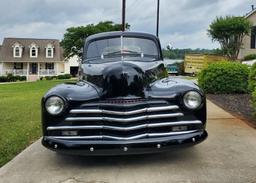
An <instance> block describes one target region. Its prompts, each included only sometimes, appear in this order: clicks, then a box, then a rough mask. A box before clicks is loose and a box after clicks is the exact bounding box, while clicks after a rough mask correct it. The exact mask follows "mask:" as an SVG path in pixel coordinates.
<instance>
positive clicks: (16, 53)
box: [13, 43, 22, 58]
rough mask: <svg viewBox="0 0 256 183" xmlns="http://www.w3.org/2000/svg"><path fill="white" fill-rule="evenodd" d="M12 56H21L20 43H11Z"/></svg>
mask: <svg viewBox="0 0 256 183" xmlns="http://www.w3.org/2000/svg"><path fill="white" fill-rule="evenodd" d="M13 57H14V58H21V57H22V45H20V44H19V43H15V44H14V45H13Z"/></svg>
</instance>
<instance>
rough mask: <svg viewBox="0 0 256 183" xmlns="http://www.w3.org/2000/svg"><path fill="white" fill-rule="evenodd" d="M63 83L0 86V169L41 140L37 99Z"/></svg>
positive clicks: (38, 100)
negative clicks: (30, 145)
mask: <svg viewBox="0 0 256 183" xmlns="http://www.w3.org/2000/svg"><path fill="white" fill-rule="evenodd" d="M63 82H65V81H63V80H62V81H61V80H53V81H37V82H33V83H15V84H0V167H1V166H3V165H4V164H5V163H6V162H8V161H9V160H11V159H12V158H13V157H14V156H16V155H17V154H18V153H19V152H21V151H22V150H23V149H24V148H26V147H27V146H28V145H29V144H31V143H33V142H34V141H35V140H37V139H38V138H39V137H40V136H41V124H40V101H41V97H42V96H43V95H44V93H45V92H46V91H47V90H48V89H50V88H51V87H53V86H55V85H56V84H59V83H63Z"/></svg>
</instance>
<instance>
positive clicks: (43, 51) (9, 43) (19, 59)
mask: <svg viewBox="0 0 256 183" xmlns="http://www.w3.org/2000/svg"><path fill="white" fill-rule="evenodd" d="M75 59H76V58H71V59H68V60H66V61H65V59H64V57H63V49H62V48H61V47H60V42H59V40H57V39H32V38H4V40H3V44H2V45H0V75H7V74H13V75H20V76H27V80H30V81H33V80H37V79H39V78H40V77H45V76H55V75H61V74H69V73H71V74H73V75H74V76H75V75H77V70H78V62H77V61H75Z"/></svg>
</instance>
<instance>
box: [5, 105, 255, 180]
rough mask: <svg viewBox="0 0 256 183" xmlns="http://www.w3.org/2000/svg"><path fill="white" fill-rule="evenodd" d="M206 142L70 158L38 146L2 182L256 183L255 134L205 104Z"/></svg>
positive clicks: (11, 166)
mask: <svg viewBox="0 0 256 183" xmlns="http://www.w3.org/2000/svg"><path fill="white" fill-rule="evenodd" d="M208 103H209V104H208V111H209V112H208V114H209V115H208V127H207V128H208V132H209V137H208V139H207V140H206V141H205V142H203V143H202V144H199V145H197V146H194V147H192V148H188V149H181V150H173V151H171V152H167V153H163V154H154V155H140V156H128V157H127V156H123V157H94V158H92V157H69V156H60V155H57V154H55V153H54V152H51V151H49V150H47V149H45V148H43V147H42V146H41V145H40V142H39V141H38V142H36V143H34V144H33V145H31V146H30V147H29V148H27V149H26V150H25V151H24V152H22V153H21V154H20V155H18V156H17V157H16V158H15V159H13V160H12V161H11V162H10V163H8V164H7V165H6V166H4V167H2V168H1V169H0V182H1V183H9V182H10V183H16V182H18V183H21V182H28V183H30V182H31V183H33V182H36V183H41V182H49V183H52V182H53V183H55V182H56V183H77V182H78V183H124V182H127V183H135V182H138V183H140V182H142V183H149V182H159V183H167V182H168V183H169V182H178V183H190V182H202V183H205V182H218V183H225V182H232V183H233V182H241V183H247V182H249V183H253V182H255V183H256V130H255V129H252V128H251V127H249V126H247V125H246V124H245V123H244V122H242V121H240V120H238V119H236V118H235V117H233V116H231V115H230V114H228V113H226V112H225V111H223V110H221V109H220V108H218V107H216V106H215V105H213V104H212V103H210V102H208Z"/></svg>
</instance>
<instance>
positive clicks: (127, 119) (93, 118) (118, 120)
mask: <svg viewBox="0 0 256 183" xmlns="http://www.w3.org/2000/svg"><path fill="white" fill-rule="evenodd" d="M181 116H184V114H183V113H171V114H152V115H143V116H138V117H131V118H117V117H67V118H66V119H65V121H109V122H112V121H113V122H124V123H126V122H133V121H141V120H147V119H157V118H170V117H181Z"/></svg>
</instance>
